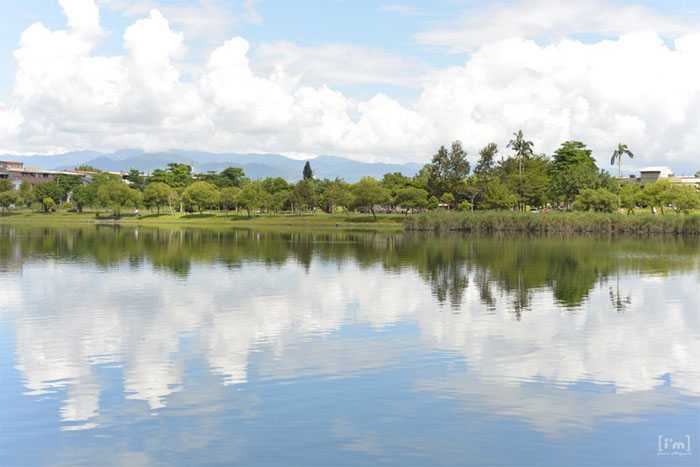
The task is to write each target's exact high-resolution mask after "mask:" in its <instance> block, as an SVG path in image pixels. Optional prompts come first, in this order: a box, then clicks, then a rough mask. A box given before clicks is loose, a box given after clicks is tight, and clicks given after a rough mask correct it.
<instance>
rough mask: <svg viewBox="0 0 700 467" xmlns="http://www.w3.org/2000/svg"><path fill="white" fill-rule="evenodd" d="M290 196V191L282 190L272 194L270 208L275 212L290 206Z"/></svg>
mask: <svg viewBox="0 0 700 467" xmlns="http://www.w3.org/2000/svg"><path fill="white" fill-rule="evenodd" d="M289 196H290V192H289V190H280V191H277V192H275V193H272V194H270V208H271V209H272V210H273V211H275V212H279V211H281V210H283V209H284V207H285V206H287V205H288V204H289Z"/></svg>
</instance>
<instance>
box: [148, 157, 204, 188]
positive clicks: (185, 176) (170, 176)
mask: <svg viewBox="0 0 700 467" xmlns="http://www.w3.org/2000/svg"><path fill="white" fill-rule="evenodd" d="M192 181H193V179H192V167H190V166H189V165H187V164H176V163H171V164H168V168H167V169H166V170H163V169H156V170H154V171H153V173H152V174H151V176H150V177H148V183H153V182H162V183H166V184H168V185H170V186H171V187H172V188H175V189H177V190H183V189H184V188H185V187H187V186H189V185H190V184H191V183H192Z"/></svg>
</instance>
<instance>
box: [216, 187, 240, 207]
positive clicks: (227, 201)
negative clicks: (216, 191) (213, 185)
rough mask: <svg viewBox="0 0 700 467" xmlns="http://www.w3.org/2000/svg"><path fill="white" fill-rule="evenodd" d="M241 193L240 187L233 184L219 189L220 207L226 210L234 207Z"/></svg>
mask: <svg viewBox="0 0 700 467" xmlns="http://www.w3.org/2000/svg"><path fill="white" fill-rule="evenodd" d="M240 194H241V189H240V188H238V187H235V186H229V187H226V188H223V189H222V190H221V198H220V200H221V207H222V208H224V209H225V210H226V211H231V210H233V209H236V207H237V206H238V197H239V196H240Z"/></svg>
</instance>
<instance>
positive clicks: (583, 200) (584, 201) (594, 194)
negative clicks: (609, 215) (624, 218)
mask: <svg viewBox="0 0 700 467" xmlns="http://www.w3.org/2000/svg"><path fill="white" fill-rule="evenodd" d="M618 206H619V203H618V199H617V196H615V193H612V192H610V191H608V190H606V189H604V188H598V189H593V188H586V189H584V190H582V191H581V193H579V194H578V196H576V201H574V204H573V207H574V209H575V210H577V211H597V212H615V211H616V210H617V208H618Z"/></svg>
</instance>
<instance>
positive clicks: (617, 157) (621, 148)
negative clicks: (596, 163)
mask: <svg viewBox="0 0 700 467" xmlns="http://www.w3.org/2000/svg"><path fill="white" fill-rule="evenodd" d="M624 156H628V157H629V158H630V159H634V154H633V153H632V151H630V148H629V147H628V146H627V145H626V144H622V143H620V144H618V145H617V149H615V151H613V154H612V158H611V159H610V165H615V162H617V167H618V172H619V176H620V177H622V158H623V157H624Z"/></svg>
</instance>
